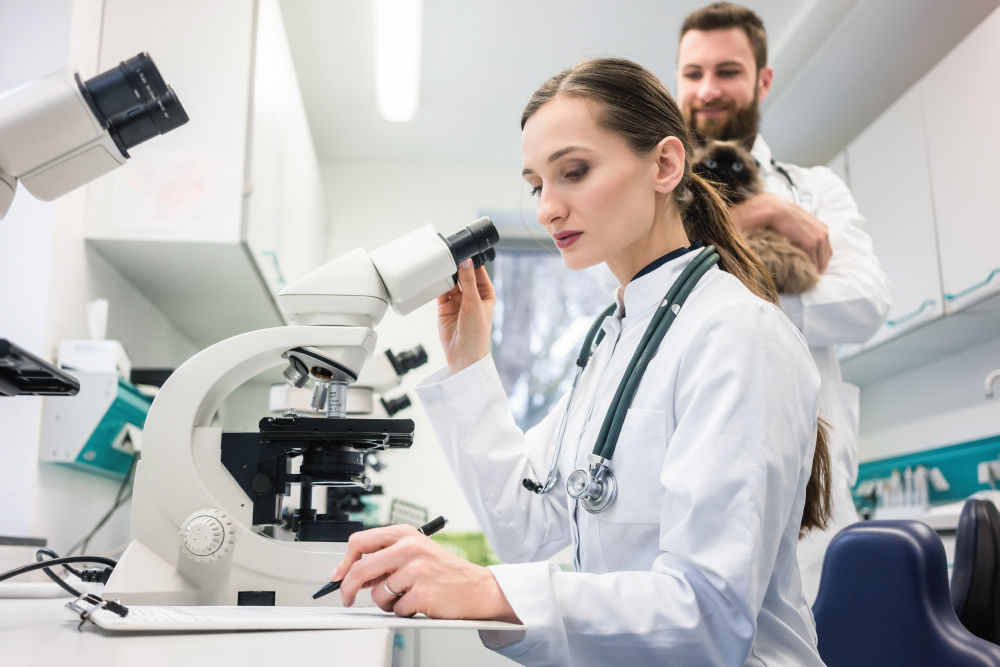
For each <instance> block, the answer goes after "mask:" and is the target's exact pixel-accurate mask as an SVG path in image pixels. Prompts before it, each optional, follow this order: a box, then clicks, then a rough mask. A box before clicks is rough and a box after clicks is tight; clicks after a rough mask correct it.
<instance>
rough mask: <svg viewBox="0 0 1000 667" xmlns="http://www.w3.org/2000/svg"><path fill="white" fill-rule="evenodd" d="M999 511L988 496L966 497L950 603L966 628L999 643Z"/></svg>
mask: <svg viewBox="0 0 1000 667" xmlns="http://www.w3.org/2000/svg"><path fill="white" fill-rule="evenodd" d="M998 558H1000V513H998V512H997V508H996V506H995V505H994V504H993V503H992V502H990V501H989V500H983V499H981V498H969V499H968V500H967V501H966V502H965V505H963V506H962V514H961V516H960V517H959V519H958V532H957V533H956V535H955V565H954V567H953V568H952V572H951V603H952V605H953V606H954V607H955V613H956V614H958V618H959V620H960V621H962V624H963V625H965V627H966V628H968V629H969V632H971V633H972V634H974V635H976V636H977V637H982V638H983V639H986V640H988V641H991V642H993V643H994V644H1000V614H998V612H1000V576H998V575H1000V572H998V565H1000V561H998V560H997V559H998Z"/></svg>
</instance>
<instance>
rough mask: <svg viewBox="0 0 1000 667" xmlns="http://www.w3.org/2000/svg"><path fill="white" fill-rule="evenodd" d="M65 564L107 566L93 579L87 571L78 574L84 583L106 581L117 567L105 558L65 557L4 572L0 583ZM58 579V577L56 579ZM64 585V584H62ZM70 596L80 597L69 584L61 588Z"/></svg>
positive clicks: (96, 573) (115, 562) (0, 576)
mask: <svg viewBox="0 0 1000 667" xmlns="http://www.w3.org/2000/svg"><path fill="white" fill-rule="evenodd" d="M66 563H100V564H101V565H107V566H108V568H106V569H104V570H103V571H101V572H95V573H93V578H92V579H90V574H91V573H89V572H88V571H86V570H85V571H83V572H81V573H80V574H81V575H83V576H82V577H81V578H83V579H84V581H87V580H88V579H90V580H91V581H100V580H102V579H103V580H104V581H107V576H108V575H110V573H111V570H112V569H114V567H115V566H116V565H118V561H115V560H112V559H110V558H105V557H103V556H66V557H63V558H53V559H52V560H43V561H38V562H36V563H31V564H29V565H22V566H21V567H15V568H14V569H13V570H7V571H6V572H3V573H0V581H4V580H6V579H10V578H12V577H18V576H20V575H22V574H26V573H28V572H34V571H35V570H46V569H48V568H49V567H51V566H53V565H65V564H66ZM56 578H57V579H58V577H56ZM63 583H65V582H63ZM63 588H65V589H66V590H67V591H68V592H69V593H70V594H71V595H74V596H76V597H79V596H80V593H79V592H78V591H76V590H75V589H73V588H72V587H71V586H70V585H69V584H66V585H65V586H63Z"/></svg>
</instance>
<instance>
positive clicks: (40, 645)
mask: <svg viewBox="0 0 1000 667" xmlns="http://www.w3.org/2000/svg"><path fill="white" fill-rule="evenodd" d="M68 600H69V598H68V596H67V597H63V598H52V599H3V600H0V646H2V647H3V664H4V665H10V666H11V667H29V666H30V667H33V666H34V665H55V666H59V665H67V666H69V665H83V664H93V665H101V666H102V667H177V666H178V665H181V666H184V667H196V666H198V665H215V666H218V667H227V666H228V665H240V666H248V665H282V664H289V663H292V662H294V663H295V664H306V665H309V664H317V665H351V666H352V667H353V666H355V665H357V666H365V667H367V666H371V667H375V666H378V667H388V665H389V664H390V662H391V658H392V636H393V633H392V630H389V629H379V630H297V631H293V632H286V631H273V632H199V633H184V634H164V633H151V632H147V633H112V632H107V631H104V630H101V629H100V628H97V627H95V626H94V625H92V624H89V623H88V624H85V625H84V627H83V631H82V632H78V631H77V629H76V626H77V625H78V624H79V622H80V621H79V619H78V618H77V617H76V616H75V615H74V614H73V612H71V611H70V610H69V609H66V607H65V604H66V602H67V601H68Z"/></svg>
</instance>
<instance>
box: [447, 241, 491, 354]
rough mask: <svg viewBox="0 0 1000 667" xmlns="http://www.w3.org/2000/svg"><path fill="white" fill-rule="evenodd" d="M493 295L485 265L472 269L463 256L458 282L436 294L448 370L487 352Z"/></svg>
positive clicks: (488, 351)
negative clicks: (445, 290) (438, 294)
mask: <svg viewBox="0 0 1000 667" xmlns="http://www.w3.org/2000/svg"><path fill="white" fill-rule="evenodd" d="M496 302H497V294H496V291H494V289H493V283H491V282H490V277H489V276H488V275H486V267H483V266H480V267H479V268H478V269H473V268H472V260H470V259H467V260H465V261H464V262H462V263H461V265H459V267H458V284H457V285H455V286H454V287H452V288H451V289H450V290H449V291H448V292H445V293H444V294H442V295H441V296H439V297H438V300H437V304H438V335H439V336H440V338H441V347H443V348H444V356H445V359H447V360H448V368H450V369H451V372H452V373H457V372H458V371H460V370H462V369H463V368H466V367H468V366H471V365H472V364H474V363H476V362H477V361H479V360H480V359H482V358H483V357H485V356H486V355H487V354H489V353H490V330H491V327H492V326H493V307H494V306H495V305H496Z"/></svg>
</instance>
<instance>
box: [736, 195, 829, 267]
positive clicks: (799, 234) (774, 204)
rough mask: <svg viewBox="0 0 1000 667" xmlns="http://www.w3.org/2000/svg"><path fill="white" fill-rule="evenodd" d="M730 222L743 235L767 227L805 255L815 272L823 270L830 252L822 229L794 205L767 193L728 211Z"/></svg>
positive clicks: (821, 223) (827, 235)
mask: <svg viewBox="0 0 1000 667" xmlns="http://www.w3.org/2000/svg"><path fill="white" fill-rule="evenodd" d="M729 213H730V215H732V217H733V222H734V223H736V226H737V227H739V228H740V229H742V230H743V231H747V232H749V231H751V230H754V229H757V228H759V227H770V228H771V229H773V230H775V231H776V232H778V233H779V234H781V235H782V236H784V237H785V238H787V239H788V240H789V242H791V244H792V245H793V246H795V247H797V248H801V249H802V250H803V251H805V253H806V255H808V256H809V259H811V260H812V261H813V264H815V265H816V268H817V269H819V272H820V273H822V272H823V271H825V270H826V265H827V264H829V263H830V257H831V256H832V255H833V249H832V248H831V247H830V233H829V230H828V229H827V227H826V225H825V224H824V223H823V222H822V221H821V220H820V219H818V218H817V217H816V216H814V215H811V214H810V213H809V212H807V211H806V210H805V209H803V208H802V207H801V206H799V205H798V204H796V203H795V202H792V201H788V200H787V199H783V198H782V197H779V196H778V195H776V194H773V193H771V192H762V193H761V194H759V195H754V196H753V197H751V198H750V199H747V200H746V201H745V202H743V203H741V204H739V205H737V206H734V207H732V208H731V209H730V210H729Z"/></svg>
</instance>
